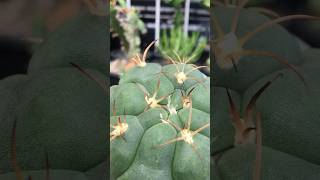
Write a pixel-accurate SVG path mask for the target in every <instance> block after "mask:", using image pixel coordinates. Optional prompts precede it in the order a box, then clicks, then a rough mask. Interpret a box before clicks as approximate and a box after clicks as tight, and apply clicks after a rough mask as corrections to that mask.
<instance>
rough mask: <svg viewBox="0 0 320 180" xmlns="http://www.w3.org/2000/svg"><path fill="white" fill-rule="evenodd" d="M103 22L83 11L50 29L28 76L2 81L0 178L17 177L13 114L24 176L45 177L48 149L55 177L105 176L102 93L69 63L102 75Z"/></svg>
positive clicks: (0, 92)
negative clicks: (13, 149) (12, 144)
mask: <svg viewBox="0 0 320 180" xmlns="http://www.w3.org/2000/svg"><path fill="white" fill-rule="evenodd" d="M105 22H106V21H105V17H99V16H95V15H92V14H91V13H89V12H88V11H85V12H80V13H79V15H77V16H76V17H74V18H72V19H70V21H67V22H65V24H63V25H61V27H59V28H58V29H56V30H55V31H54V32H51V33H48V34H47V36H48V37H47V38H46V39H45V40H44V42H43V43H42V44H40V45H39V48H37V49H35V50H36V51H35V52H34V54H33V57H32V59H31V62H30V64H29V67H28V74H27V75H14V76H10V77H7V78H5V79H1V81H0V99H1V103H0V106H1V108H0V109H1V110H0V126H1V129H2V130H1V131H0V144H1V146H2V148H1V150H0V179H8V180H11V179H15V177H16V174H15V172H14V171H15V169H14V168H15V167H14V166H12V164H13V163H12V159H11V157H12V153H11V152H10V146H11V132H10V130H11V128H12V126H13V123H14V121H15V119H16V149H15V151H16V153H15V156H16V159H17V163H18V164H19V167H20V169H21V172H22V174H23V175H24V176H26V177H27V175H28V174H29V175H32V178H33V179H34V180H38V179H39V180H40V179H42V180H43V179H44V178H45V177H44V175H45V167H44V164H45V162H46V156H45V154H46V153H47V154H48V157H49V158H50V178H51V179H52V180H55V179H57V180H58V179H59V180H60V179H70V180H71V179H77V180H88V179H101V177H103V176H105V174H104V173H105V172H106V171H105V167H103V166H104V163H106V162H107V152H106V151H105V149H106V147H107V145H106V143H105V133H106V128H105V126H103V125H105V123H106V119H107V115H106V113H107V109H106V108H105V107H104V105H105V104H106V101H107V95H106V94H105V93H104V92H103V91H102V90H101V89H100V88H99V87H98V86H97V85H96V84H95V83H94V82H92V81H90V80H88V79H87V78H86V77H84V76H83V75H82V74H81V73H79V71H78V70H76V69H74V68H73V67H70V64H69V62H70V61H72V62H75V63H77V64H79V65H81V66H82V67H83V68H84V69H85V70H86V71H88V72H90V73H91V74H94V75H95V76H96V77H99V78H105V77H106V76H105V74H104V73H105V72H106V69H105V67H106V63H107V62H106V61H105V57H106V46H107V43H106V39H107V37H106V34H105V32H106V30H105V27H106V26H105ZM88 94H90V96H88ZM92 132H95V133H92ZM98 176H99V177H100V178H97V177H98Z"/></svg>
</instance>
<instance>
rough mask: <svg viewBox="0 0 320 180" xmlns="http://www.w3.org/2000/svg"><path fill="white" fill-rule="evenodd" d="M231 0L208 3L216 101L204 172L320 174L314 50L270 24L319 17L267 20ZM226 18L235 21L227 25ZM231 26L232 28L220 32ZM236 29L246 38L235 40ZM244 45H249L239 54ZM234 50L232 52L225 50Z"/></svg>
mask: <svg viewBox="0 0 320 180" xmlns="http://www.w3.org/2000/svg"><path fill="white" fill-rule="evenodd" d="M238 2H239V4H240V5H238V6H237V7H235V6H227V7H225V6H223V5H222V6H221V7H216V8H214V16H215V18H214V19H215V20H214V22H213V23H214V25H215V26H216V28H215V30H216V31H215V32H216V33H218V34H219V33H221V34H220V38H221V39H219V38H217V39H216V42H215V44H214V46H213V49H214V53H215V54H214V55H215V62H214V66H213V67H214V69H213V72H214V74H215V84H214V87H213V88H214V93H213V101H214V102H215V107H217V108H216V109H214V108H213V114H214V117H213V119H214V121H213V122H212V123H213V124H212V125H213V127H214V131H213V138H212V139H213V146H212V147H213V149H212V154H211V158H212V163H213V164H212V165H213V168H212V169H211V175H212V176H213V178H216V179H225V180H233V179H239V180H247V179H253V180H260V179H262V180H272V179H290V180H303V179H310V180H316V179H319V177H320V163H319V154H318V153H317V150H316V149H319V143H318V142H319V139H318V137H319V132H318V131H317V130H316V129H318V128H319V125H320V124H319V122H318V120H317V119H319V117H320V116H319V102H320V98H319V80H318V73H317V72H319V68H320V64H319V63H318V62H317V60H316V59H318V58H319V50H317V49H305V48H303V49H302V48H301V47H299V45H298V46H297V42H298V41H297V40H296V38H295V37H294V36H293V35H291V34H290V33H289V32H287V31H286V30H285V29H283V28H282V27H280V26H278V25H274V23H275V22H277V23H278V22H279V21H282V20H288V19H291V18H294V19H295V18H306V19H318V18H316V17H311V16H306V15H292V16H287V17H280V18H276V19H275V20H270V19H269V18H266V17H265V16H263V15H262V14H261V13H257V12H256V11H253V10H250V9H242V7H243V6H244V5H245V4H246V3H247V2H248V1H238ZM240 10H241V11H240ZM237 16H238V17H237ZM222 19H223V21H222ZM226 19H233V22H234V23H230V24H227V25H226V24H224V22H228V21H226ZM241 19H242V20H241ZM237 21H238V23H235V22H237ZM221 22H223V23H221ZM220 23H221V24H220ZM218 24H220V25H218ZM232 24H233V25H232ZM270 25H272V26H273V27H272V28H269V29H265V30H264V31H263V32H262V31H261V32H260V33H259V34H256V36H257V37H253V36H252V35H253V34H255V33H257V32H258V31H260V30H263V29H264V28H266V27H267V26H270ZM237 26H238V27H237ZM219 27H220V30H219ZM232 27H233V28H232ZM255 27H259V28H257V29H255ZM234 28H235V29H236V31H233V30H232V29H234ZM230 29H231V33H224V32H222V30H223V31H225V32H228V30H230ZM252 29H255V30H253V31H252V32H253V33H252V32H251V33H248V32H249V31H250V30H252ZM218 31H220V32H218ZM269 33H270V34H269ZM244 34H246V35H245V36H243V35H244ZM218 36H219V35H218ZM241 36H243V37H246V36H247V37H252V39H251V40H250V41H248V42H247V43H248V44H246V45H244V46H241V44H243V43H240V45H239V44H238V45H237V43H235V42H239V38H238V37H241ZM245 39H246V38H245ZM269 41H270V45H268V44H269ZM271 41H273V43H272V45H271ZM280 41H281V42H280ZM275 42H277V43H275ZM280 44H281V45H280ZM278 45H279V47H280V46H281V48H278ZM221 47H223V48H221ZM246 49H255V50H254V51H250V52H248V53H244V52H246ZM226 50H228V51H226ZM257 51H260V52H259V53H258V52H257ZM261 51H264V52H263V53H261ZM266 51H268V52H266ZM234 52H238V53H235V54H238V55H239V56H236V57H237V58H235V57H232V55H231V56H228V55H227V54H232V53H234ZM219 53H220V54H219ZM276 54H277V55H276ZM240 55H256V56H257V58H256V57H244V56H240ZM226 57H229V60H228V58H226ZM272 59H276V60H277V61H278V62H277V61H273V62H272ZM232 61H234V62H232ZM279 62H280V63H279ZM228 63H229V64H228ZM281 64H282V65H285V66H284V67H280V65H281ZM250 79H251V80H250ZM226 89H227V90H226ZM230 114H231V116H230Z"/></svg>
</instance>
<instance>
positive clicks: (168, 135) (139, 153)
mask: <svg viewBox="0 0 320 180" xmlns="http://www.w3.org/2000/svg"><path fill="white" fill-rule="evenodd" d="M153 43H154V42H153ZM153 43H151V44H150V45H149V46H148V47H147V48H146V50H145V52H144V54H143V56H142V57H141V56H137V57H136V59H135V60H134V61H135V62H136V66H135V67H133V68H132V69H130V70H129V71H127V72H126V73H125V74H123V75H122V76H121V78H120V82H119V85H115V86H112V87H111V88H110V107H111V109H110V112H113V113H112V114H111V117H110V150H111V153H110V156H111V157H110V159H111V160H110V162H111V179H117V180H123V179H159V180H160V179H161V180H170V179H181V180H182V179H192V180H197V179H199V180H200V179H201V180H204V179H209V178H210V158H209V154H210V141H209V137H210V129H209V126H210V124H209V121H210V115H209V112H210V105H209V104H210V103H209V99H210V94H209V93H210V78H209V77H207V76H205V75H204V74H202V73H201V72H200V71H198V69H199V67H196V66H195V65H192V64H187V60H183V59H180V61H178V62H176V61H172V64H170V65H166V66H163V67H161V66H160V65H159V64H154V63H147V62H146V58H147V51H148V49H149V48H150V47H151V45H152V44H153ZM179 58H180V57H179Z"/></svg>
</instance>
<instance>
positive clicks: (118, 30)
mask: <svg viewBox="0 0 320 180" xmlns="http://www.w3.org/2000/svg"><path fill="white" fill-rule="evenodd" d="M209 25H210V18H209V0H186V1H185V0H152V1H151V0H117V1H115V3H114V4H112V5H111V33H110V38H111V49H110V50H111V66H110V72H111V74H112V78H115V77H117V76H119V75H121V73H123V72H125V71H126V70H128V69H129V68H130V67H132V66H133V65H132V63H131V62H130V59H131V58H132V57H134V56H136V55H137V54H142V53H143V51H144V49H145V48H146V47H147V46H148V44H150V43H151V42H152V41H154V40H157V42H156V48H154V47H152V49H151V50H150V51H149V53H148V58H147V62H156V63H160V64H163V65H164V64H167V63H170V61H169V60H168V59H169V57H171V58H172V59H173V60H177V59H178V57H177V56H178V55H179V56H180V58H191V59H190V62H192V63H195V64H202V65H203V64H206V63H207V61H208V57H209V43H208V39H209V32H210V26H209ZM207 73H208V71H207ZM112 78H111V81H112V82H111V84H113V79H112ZM115 81H116V80H115Z"/></svg>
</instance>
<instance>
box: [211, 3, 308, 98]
mask: <svg viewBox="0 0 320 180" xmlns="http://www.w3.org/2000/svg"><path fill="white" fill-rule="evenodd" d="M235 9H236V8H232V7H230V8H226V7H215V8H213V10H212V11H213V13H214V15H215V17H216V19H217V20H218V21H219V22H220V26H221V29H222V30H223V31H224V32H225V35H224V36H222V37H217V36H218V32H217V25H216V24H214V29H215V36H216V38H215V43H214V53H215V60H214V62H215V64H214V69H213V72H214V73H215V76H216V80H215V85H217V86H222V87H228V88H231V89H234V90H236V91H238V92H240V93H243V92H244V90H245V89H246V88H247V87H248V86H249V85H250V84H252V83H253V82H255V81H256V80H258V79H259V78H261V77H262V76H264V75H267V74H269V73H271V72H274V71H276V70H279V69H282V68H283V67H284V65H283V64H281V63H279V62H278V61H276V60H275V59H273V58H272V57H263V56H254V55H242V56H241V55H240V54H238V55H237V52H241V51H243V50H255V51H262V52H271V53H273V54H275V55H277V56H280V57H282V58H283V59H285V60H286V61H287V62H288V63H290V64H292V65H299V64H301V63H302V57H301V50H300V49H299V45H298V43H297V41H296V39H295V38H294V37H293V36H292V35H291V34H290V33H288V31H287V30H285V29H284V28H283V27H281V26H280V25H277V24H275V25H273V26H272V27H269V28H267V29H265V30H263V31H261V32H259V33H257V34H255V35H254V36H253V37H252V38H251V39H249V40H248V41H247V42H246V43H245V44H244V45H241V44H240V43H241V42H240V40H241V38H243V37H244V36H245V35H246V34H247V33H249V32H251V31H253V30H254V29H255V28H257V27H258V26H260V25H262V24H264V23H266V22H268V21H271V20H270V19H269V18H267V17H266V16H264V15H262V14H260V13H256V12H255V11H252V10H247V9H242V10H241V11H240V16H239V19H238V26H237V29H236V32H235V33H231V24H232V19H233V16H234V15H235ZM218 38H219V39H218ZM232 53H233V54H234V56H232V58H233V61H234V63H232V59H231V56H227V55H230V54H232ZM228 57H229V58H228ZM234 64H235V66H236V68H237V70H235V67H234Z"/></svg>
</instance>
